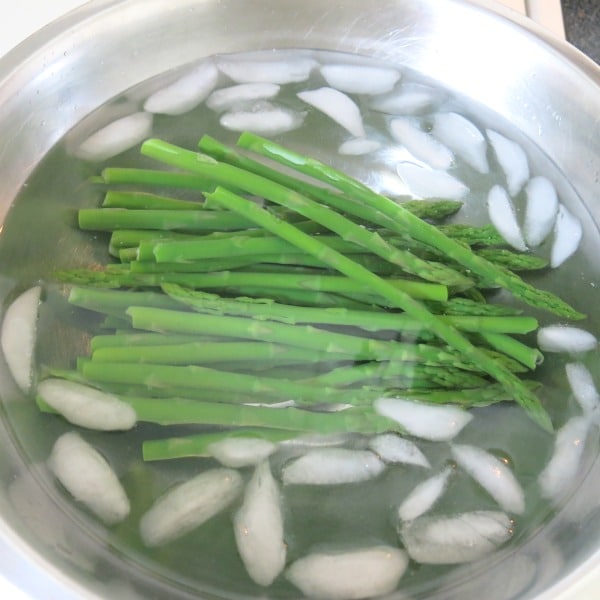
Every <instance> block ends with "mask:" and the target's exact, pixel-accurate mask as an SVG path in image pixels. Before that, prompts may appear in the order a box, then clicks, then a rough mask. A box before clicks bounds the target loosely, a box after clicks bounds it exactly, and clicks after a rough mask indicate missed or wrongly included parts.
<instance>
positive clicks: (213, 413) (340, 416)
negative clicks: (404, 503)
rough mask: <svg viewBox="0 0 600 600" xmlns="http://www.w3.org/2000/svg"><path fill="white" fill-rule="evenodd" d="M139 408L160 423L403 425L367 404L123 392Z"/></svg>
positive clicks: (335, 429) (329, 428) (329, 429)
mask: <svg viewBox="0 0 600 600" xmlns="http://www.w3.org/2000/svg"><path fill="white" fill-rule="evenodd" d="M121 399H122V400H123V401H124V402H127V403H128V404H129V405H130V406H132V407H133V409H134V410H135V412H136V414H137V417H138V421H145V422H149V423H156V424H158V425H218V426H223V427H261V428H262V427H265V428H272V429H281V430H285V431H291V432H293V433H294V435H296V434H297V432H304V433H320V434H327V433H343V432H348V431H354V432H356V433H369V434H370V433H379V432H383V431H400V430H401V429H400V426H399V425H398V424H397V423H395V422H393V421H391V420H389V419H387V418H385V417H381V416H379V415H377V414H375V413H374V411H372V410H370V409H364V408H363V407H357V408H354V407H353V408H349V409H347V410H343V411H338V412H314V411H310V410H304V409H302V408H296V407H293V406H289V407H286V408H285V409H282V408H272V407H268V406H248V405H243V404H224V403H217V402H201V401H198V400H190V399H186V398H168V399H161V398H146V397H131V396H122V397H121Z"/></svg>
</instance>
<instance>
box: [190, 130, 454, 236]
mask: <svg viewBox="0 0 600 600" xmlns="http://www.w3.org/2000/svg"><path fill="white" fill-rule="evenodd" d="M198 148H199V149H200V150H201V151H202V152H204V153H205V154H208V155H209V156H212V157H213V158H215V159H216V160H219V161H221V162H224V163H227V164H229V165H233V166H235V167H239V168H241V169H244V170H245V171H249V172H250V173H255V174H256V175H261V176H262V177H266V178H267V179H270V180H271V181H276V182H277V183H280V184H281V185H284V186H285V187H288V188H290V189H292V190H295V191H297V192H300V193H302V194H305V195H306V196H308V197H309V198H313V199H315V200H320V201H323V202H324V203H325V204H330V205H331V206H333V207H334V208H336V209H337V210H339V211H341V212H343V213H347V214H351V215H353V216H355V217H358V218H359V219H362V218H364V219H365V220H367V221H369V220H370V218H372V212H371V211H369V210H368V209H367V210H366V211H365V207H364V206H362V205H361V204H360V203H358V202H353V201H352V200H351V199H349V198H345V197H343V196H339V195H338V194H336V193H332V191H331V190H328V189H325V188H323V187H321V186H317V185H314V184H312V183H310V182H308V181H306V180H303V179H297V178H295V177H291V176H290V175H287V174H285V173H282V172H281V171H277V170H276V169H273V168H271V167H269V166H268V165H265V164H264V163H261V162H258V161H256V160H254V159H252V158H250V157H249V156H246V155H243V154H240V153H239V152H237V150H236V149H235V148H231V147H230V146H226V145H225V144H222V143H221V142H219V141H218V140H216V139H215V138H213V137H211V136H209V135H204V136H202V138H201V139H200V141H199V142H198ZM211 191H212V190H211ZM397 201H401V202H402V205H403V206H404V208H405V209H406V210H408V211H410V212H411V213H413V214H414V215H415V216H418V217H419V218H421V219H431V220H440V219H444V218H446V217H449V216H451V215H453V214H455V213H456V212H458V211H459V210H460V208H461V207H462V203H461V202H458V201H455V200H417V201H414V200H410V199H409V197H408V196H407V197H405V198H402V199H397ZM378 222H379V223H380V224H381V225H382V226H383V227H386V224H387V223H388V222H389V221H388V219H387V218H386V217H384V216H383V215H380V221H378Z"/></svg>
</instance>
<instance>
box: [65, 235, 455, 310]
mask: <svg viewBox="0 0 600 600" xmlns="http://www.w3.org/2000/svg"><path fill="white" fill-rule="evenodd" d="M296 231H298V230H296ZM56 276H57V278H58V279H59V280H60V281H63V282H66V283H73V284H76V285H95V286H100V287H123V286H130V287H159V286H161V285H162V284H163V283H178V284H180V285H184V286H187V287H193V288H202V289H207V288H229V289H234V288H235V289H241V288H243V287H244V286H250V287H252V286H261V287H262V286H266V287H271V288H284V289H303V290H311V291H317V292H334V293H346V294H354V293H360V292H361V291H362V289H363V288H362V287H361V285H360V284H359V283H358V282H356V281H354V280H352V279H349V278H347V277H340V276H335V275H309V274H286V275H282V274H270V273H248V272H239V271H218V272H214V273H212V272H211V273H133V272H131V271H123V270H114V269H113V270H104V271H98V270H93V269H73V270H71V271H60V272H58V273H56ZM385 282H386V284H387V285H389V286H390V287H392V288H394V289H396V290H401V291H402V292H404V293H405V294H407V295H411V296H414V297H417V298H423V299H426V300H437V301H444V300H447V298H448V290H447V288H446V287H445V286H443V285H439V284H436V283H428V282H421V281H412V280H410V279H401V278H396V277H394V278H389V279H386V280H385Z"/></svg>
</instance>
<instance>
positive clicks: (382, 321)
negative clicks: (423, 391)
mask: <svg viewBox="0 0 600 600" xmlns="http://www.w3.org/2000/svg"><path fill="white" fill-rule="evenodd" d="M163 290H164V291H165V292H166V293H167V294H168V295H169V296H170V297H171V298H173V299H174V300H176V301H179V302H181V303H183V304H184V305H186V306H189V307H191V308H193V309H194V310H196V311H199V312H204V313H210V314H219V315H234V316H240V317H252V318H255V319H260V320H263V321H264V320H269V321H280V322H282V323H289V324H297V323H312V324H328V325H346V326H352V327H360V328H361V329H365V330H366V331H382V330H390V331H403V332H406V331H412V332H420V331H421V330H423V328H425V327H427V324H424V323H422V322H421V321H417V320H415V319H414V318H412V317H410V316H409V315H407V314H406V313H390V312H383V311H381V312H376V311H360V310H351V309H347V308H333V309H315V308H313V307H302V306H292V305H286V304H278V303H276V302H273V301H272V300H268V299H249V298H235V299H231V298H221V297H219V296H215V295H214V294H207V293H204V292H197V291H193V290H189V289H187V288H183V287H181V286H179V285H176V284H165V285H163ZM108 293H113V294H119V293H120V292H108ZM131 304H136V303H135V302H131ZM440 318H441V319H442V320H443V321H446V322H447V323H449V324H451V325H453V326H454V327H456V328H457V329H460V330H462V331H470V332H475V333H476V332H480V331H488V332H492V333H494V332H495V333H516V334H524V333H529V332H531V331H534V330H536V329H537V327H538V322H537V320H536V319H534V318H533V317H521V316H515V317H478V316H467V317H457V316H448V317H440Z"/></svg>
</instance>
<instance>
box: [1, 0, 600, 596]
mask: <svg viewBox="0 0 600 600" xmlns="http://www.w3.org/2000/svg"><path fill="white" fill-rule="evenodd" d="M86 1H87V0H17V1H16V2H13V3H11V6H10V8H8V9H6V8H5V9H4V10H3V13H4V14H3V15H2V21H1V22H0V56H2V55H4V54H5V53H6V52H8V50H10V49H11V48H12V47H14V46H16V45H17V44H18V43H19V42H20V41H22V40H23V39H25V38H26V37H28V36H29V35H31V34H32V33H34V32H35V31H37V30H38V29H40V28H42V27H43V26H44V25H46V24H47V23H49V22H50V21H52V20H54V19H56V18H57V17H59V16H61V15H63V14H64V13H66V12H68V11H70V10H72V9H74V8H77V7H78V6H81V5H83V4H85V3H86ZM501 2H502V3H503V4H505V5H506V6H508V7H510V8H512V9H514V10H518V11H521V12H523V13H527V14H529V15H531V16H532V17H533V18H535V19H536V20H537V21H538V22H539V23H540V24H542V25H544V26H546V27H548V28H549V29H551V30H552V31H554V32H555V33H556V34H557V35H559V36H561V37H564V29H563V26H562V13H561V9H560V0H501ZM2 551H3V548H2V546H1V545H0V564H2V567H3V571H4V572H5V573H7V574H8V575H9V577H10V575H11V572H10V562H11V561H10V559H9V557H5V556H3V555H2ZM594 590H595V591H594ZM0 598H2V600H31V598H30V596H28V595H27V594H25V593H24V592H22V591H19V590H18V589H17V588H15V587H14V586H13V585H12V584H11V583H10V582H9V580H8V579H6V578H5V577H4V576H3V575H2V574H0ZM597 598H600V574H599V576H598V577H594V578H585V579H583V580H581V581H579V582H578V583H577V584H576V585H575V586H574V587H572V588H571V589H570V590H569V591H568V592H565V593H563V594H561V595H560V596H558V597H556V598H555V599H552V600H596V599H597ZM548 600H550V599H548Z"/></svg>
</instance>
